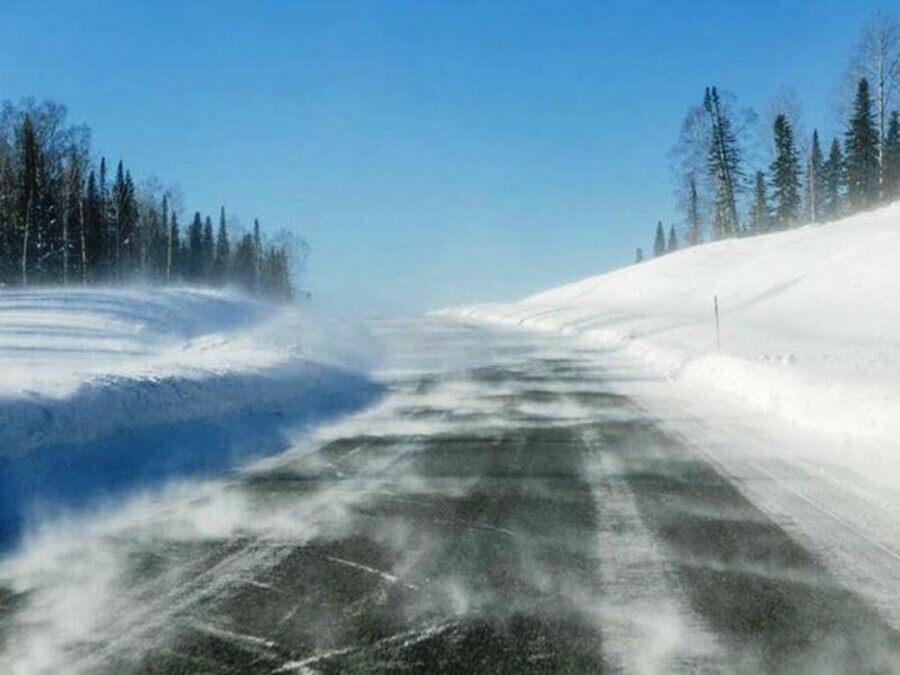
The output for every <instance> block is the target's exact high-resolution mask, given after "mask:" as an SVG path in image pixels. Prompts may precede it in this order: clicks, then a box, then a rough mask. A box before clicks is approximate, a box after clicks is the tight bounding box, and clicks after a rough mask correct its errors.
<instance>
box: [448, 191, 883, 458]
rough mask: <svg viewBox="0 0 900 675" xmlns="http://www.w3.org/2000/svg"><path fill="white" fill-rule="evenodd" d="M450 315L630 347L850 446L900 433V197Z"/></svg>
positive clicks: (659, 365) (684, 378) (686, 377)
mask: <svg viewBox="0 0 900 675" xmlns="http://www.w3.org/2000/svg"><path fill="white" fill-rule="evenodd" d="M716 296H717V297H718V302H719V310H720V321H721V350H719V349H718V348H717V339H716V326H715V317H714V297H716ZM444 313H446V314H451V315H456V316H461V317H464V318H468V319H480V320H486V321H491V322H500V323H504V324H510V325H516V326H522V327H528V328H532V329H538V330H548V331H561V332H564V333H567V334H573V335H577V336H581V337H582V338H584V339H585V340H588V341H590V342H591V343H593V344H596V345H599V346H607V347H616V348H621V350H622V353H623V354H627V355H630V356H636V357H639V358H640V359H642V360H643V361H644V362H646V363H648V364H650V365H651V366H652V367H653V368H655V369H656V370H657V372H664V373H665V374H666V375H668V376H670V377H671V378H673V379H676V380H678V381H680V382H682V383H685V384H691V385H697V386H700V387H703V388H706V389H712V390H714V391H716V392H718V393H719V394H722V395H725V396H726V397H727V398H729V399H731V400H733V401H739V402H740V403H741V404H744V405H745V406H749V407H750V408H751V409H753V410H754V411H757V412H759V411H762V412H766V413H771V414H773V415H777V416H779V417H781V418H783V419H786V420H789V421H790V422H791V423H793V424H797V425H802V426H805V427H809V428H812V429H816V430H819V431H824V432H827V433H829V434H831V435H832V436H840V437H842V438H845V439H847V440H848V441H852V440H853V439H861V438H867V439H870V440H873V441H879V442H882V441H888V442H891V443H892V444H896V443H897V441H896V439H898V438H900V203H898V204H894V205H891V206H889V207H886V208H883V209H880V210H877V211H872V212H869V213H865V214H861V215H857V216H854V217H851V218H847V219H845V220H842V221H840V222H835V223H830V224H825V225H813V226H807V227H803V228H799V229H795V230H791V231H786V232H780V233H775V234H770V235H766V236H758V237H753V238H747V239H734V240H727V241H721V242H717V243H710V244H706V245H703V246H698V247H695V248H690V249H686V250H682V251H679V252H677V253H673V254H669V255H666V256H664V257H662V258H660V259H655V260H651V261H648V262H645V263H642V264H639V265H634V266H631V267H627V268H623V269H619V270H616V271H614V272H611V273H609V274H604V275H601V276H597V277H592V278H589V279H585V280H583V281H579V282H576V283H573V284H569V285H567V286H562V287H560V288H555V289H552V290H550V291H547V292H544V293H541V294H539V295H535V296H533V297H530V298H527V299H525V300H523V301H521V302H518V303H513V304H507V305H496V304H495V305H480V306H474V307H465V308H456V309H451V310H445V312H444Z"/></svg>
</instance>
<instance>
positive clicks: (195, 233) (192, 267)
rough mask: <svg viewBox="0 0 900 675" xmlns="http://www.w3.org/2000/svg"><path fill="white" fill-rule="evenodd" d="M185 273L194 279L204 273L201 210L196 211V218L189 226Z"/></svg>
mask: <svg viewBox="0 0 900 675" xmlns="http://www.w3.org/2000/svg"><path fill="white" fill-rule="evenodd" d="M184 273H185V276H186V277H187V278H188V279H192V280H197V279H199V278H200V277H201V275H202V273H203V219H202V218H201V217H200V212H199V211H197V212H195V213H194V220H193V221H191V225H190V227H189V228H188V241H187V263H186V265H185V270H184Z"/></svg>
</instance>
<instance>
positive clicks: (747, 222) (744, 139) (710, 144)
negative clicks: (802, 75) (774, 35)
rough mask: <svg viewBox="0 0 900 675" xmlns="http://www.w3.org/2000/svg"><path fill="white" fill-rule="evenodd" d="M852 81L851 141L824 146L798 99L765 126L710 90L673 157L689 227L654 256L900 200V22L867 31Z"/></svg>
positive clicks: (782, 105) (888, 20)
mask: <svg viewBox="0 0 900 675" xmlns="http://www.w3.org/2000/svg"><path fill="white" fill-rule="evenodd" d="M846 81H847V82H848V83H849V84H850V87H849V88H848V95H847V96H846V98H847V100H846V101H843V102H842V108H844V109H846V110H847V112H846V117H845V122H844V130H843V133H842V134H841V135H840V136H835V137H834V138H832V139H830V141H826V142H825V143H823V141H822V139H820V137H819V132H818V130H816V129H813V131H812V133H811V134H809V135H806V134H804V133H803V131H802V128H801V126H802V123H801V121H800V113H799V104H798V103H797V101H796V100H795V99H794V98H793V97H791V96H782V97H781V98H780V99H776V100H775V101H774V102H773V104H772V105H771V106H770V110H769V111H768V112H769V115H768V122H767V123H765V124H763V125H762V126H760V124H759V123H758V117H757V115H756V113H755V112H754V111H753V110H752V109H746V110H740V109H738V108H737V106H736V104H735V97H734V96H733V95H731V94H727V93H723V92H720V91H719V90H718V89H717V88H716V87H708V88H707V89H706V90H705V92H704V94H703V97H702V100H701V101H700V102H699V103H698V105H696V106H695V107H693V108H691V110H689V112H688V114H687V116H686V117H685V119H684V122H683V123H682V126H681V133H680V136H679V139H678V142H677V144H676V146H675V147H674V148H673V150H672V153H671V156H672V159H673V166H674V172H675V179H676V186H677V190H676V192H677V197H678V202H679V207H680V209H681V211H682V213H683V221H682V222H681V223H679V224H678V227H677V228H676V225H675V224H672V225H670V227H669V236H668V238H667V237H666V235H665V229H664V227H663V224H662V222H659V223H657V228H656V235H655V238H654V244H653V254H654V255H655V256H659V255H663V254H665V253H667V252H669V251H673V250H676V249H677V248H679V245H688V246H690V245H694V244H698V243H701V242H703V241H705V240H708V239H722V238H725V237H734V236H746V235H753V234H760V233H764V232H771V231H775V230H782V229H787V228H790V227H795V226H798V225H803V224H808V223H820V222H825V221H828V220H833V219H835V218H840V217H844V216H847V215H851V214H853V213H857V212H859V211H862V210H865V209H869V208H872V207H875V206H878V205H881V204H885V203H888V202H891V201H894V200H896V199H898V198H900V113H898V110H897V108H898V107H900V23H898V21H897V19H896V17H894V16H892V15H887V14H882V13H878V14H875V15H873V16H872V17H871V19H870V20H869V21H868V23H867V24H866V25H865V26H864V27H863V30H862V31H861V36H860V39H859V42H858V44H857V47H856V50H855V52H854V53H853V57H852V60H851V64H850V67H849V68H848V71H847V77H846ZM760 128H762V133H761V134H760V133H759V130H760ZM754 132H756V136H757V138H754ZM760 136H762V138H759V137H760ZM760 141H761V142H760ZM760 146H762V147H763V148H765V149H764V150H760ZM760 158H765V159H764V161H760ZM676 229H680V230H681V235H682V236H681V237H680V241H679V237H678V236H677V234H676ZM637 258H638V261H640V260H642V259H643V251H642V250H641V249H638V255H637Z"/></svg>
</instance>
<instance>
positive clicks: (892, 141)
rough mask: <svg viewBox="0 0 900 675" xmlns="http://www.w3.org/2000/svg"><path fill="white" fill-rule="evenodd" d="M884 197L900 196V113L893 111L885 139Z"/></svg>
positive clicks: (887, 199)
mask: <svg viewBox="0 0 900 675" xmlns="http://www.w3.org/2000/svg"><path fill="white" fill-rule="evenodd" d="M883 188H884V197H885V200H886V201H894V200H895V199H897V198H898V197H900V114H898V112H897V111H896V110H894V111H893V112H892V113H891V118H890V121H889V122H888V129H887V136H886V137H885V141H884V185H883Z"/></svg>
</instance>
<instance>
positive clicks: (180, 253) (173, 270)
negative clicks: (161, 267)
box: [167, 211, 185, 280]
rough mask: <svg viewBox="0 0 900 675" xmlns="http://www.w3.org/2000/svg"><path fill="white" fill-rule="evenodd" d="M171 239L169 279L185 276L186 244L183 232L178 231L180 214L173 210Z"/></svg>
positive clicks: (170, 229) (170, 226)
mask: <svg viewBox="0 0 900 675" xmlns="http://www.w3.org/2000/svg"><path fill="white" fill-rule="evenodd" d="M169 241H170V248H169V250H170V253H171V257H170V262H171V264H170V273H169V276H168V277H167V278H168V279H170V280H171V279H177V278H179V277H182V276H184V265H185V261H184V245H183V244H182V242H181V233H180V232H179V231H178V214H176V213H175V212H174V211H172V222H171V224H170V225H169Z"/></svg>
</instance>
